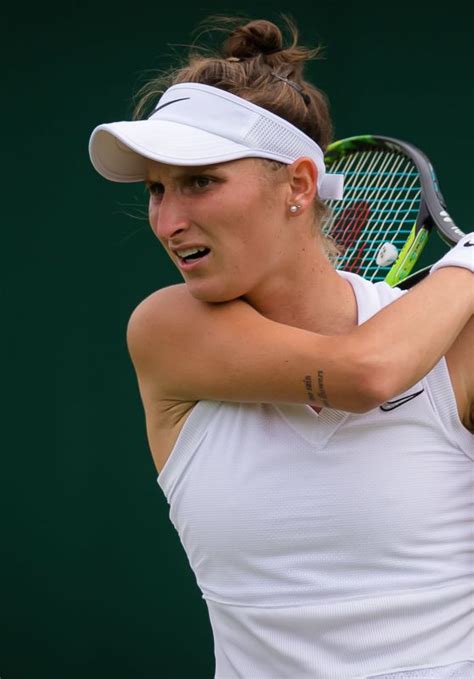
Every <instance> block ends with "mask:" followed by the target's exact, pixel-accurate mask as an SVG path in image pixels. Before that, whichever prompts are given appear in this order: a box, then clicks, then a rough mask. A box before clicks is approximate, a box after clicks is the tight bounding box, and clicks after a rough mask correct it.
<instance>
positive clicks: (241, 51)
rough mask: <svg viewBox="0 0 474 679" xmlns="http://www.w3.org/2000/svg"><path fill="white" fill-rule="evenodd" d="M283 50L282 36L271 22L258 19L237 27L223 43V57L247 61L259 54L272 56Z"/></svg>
mask: <svg viewBox="0 0 474 679" xmlns="http://www.w3.org/2000/svg"><path fill="white" fill-rule="evenodd" d="M281 49H283V36H282V34H281V31H280V29H279V28H278V26H276V25H275V24H273V23H272V22H271V21H266V20H265V19H258V20H256V21H250V22H249V23H248V24H245V25H244V26H239V27H238V28H236V29H235V30H234V31H232V33H231V34H230V35H229V37H228V38H227V40H226V41H225V43H224V47H223V52H224V56H225V57H227V58H228V57H237V58H239V59H249V58H251V57H256V56H258V55H259V54H272V53H274V52H279V51H280V50H281Z"/></svg>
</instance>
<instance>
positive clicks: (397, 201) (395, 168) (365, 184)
mask: <svg viewBox="0 0 474 679" xmlns="http://www.w3.org/2000/svg"><path fill="white" fill-rule="evenodd" d="M325 162H326V168H327V170H328V172H334V173H342V174H344V184H345V186H344V198H343V200H341V201H336V200H329V201H325V202H326V204H327V206H328V208H329V216H328V217H327V219H325V220H324V222H323V225H322V229H323V232H324V233H325V234H327V235H330V236H331V237H332V238H333V240H334V241H335V242H336V244H337V245H338V246H339V249H340V251H341V255H340V256H339V257H338V258H337V260H336V262H335V266H336V268H338V269H344V270H345V271H352V272H353V273H357V274H359V275H361V276H363V277H364V278H366V279H368V280H371V281H373V282H378V281H382V280H385V281H386V282H387V283H389V284H390V285H399V284H400V283H401V281H403V280H408V277H409V276H410V274H411V272H412V270H413V268H414V266H415V264H416V262H417V261H418V259H419V257H420V255H421V253H422V251H423V248H424V246H425V245H426V242H427V240H428V237H429V235H430V233H432V232H433V231H437V232H438V234H439V235H440V236H441V238H442V239H443V240H444V241H445V242H446V243H447V244H448V245H450V246H452V245H454V244H455V243H456V242H457V241H458V240H459V239H460V238H462V236H463V235H464V233H463V232H462V231H461V230H460V229H459V228H458V227H457V226H456V225H455V223H454V221H453V220H452V218H451V217H450V215H449V214H448V211H447V209H446V204H445V201H444V199H443V196H442V194H441V191H440V188H439V184H438V181H437V178H436V174H435V172H434V169H433V166H432V165H431V163H430V161H429V159H428V158H427V156H426V155H425V154H424V153H423V152H422V151H420V150H419V149H418V148H416V147H415V146H413V145H412V144H408V143H407V142H403V141H401V140H398V139H394V138H391V137H382V136H378V135H361V136H357V137H349V138H347V139H341V140H339V141H337V142H334V143H333V144H331V145H330V146H329V147H328V149H327V152H326V156H325ZM416 280H418V279H416ZM413 281H415V278H413Z"/></svg>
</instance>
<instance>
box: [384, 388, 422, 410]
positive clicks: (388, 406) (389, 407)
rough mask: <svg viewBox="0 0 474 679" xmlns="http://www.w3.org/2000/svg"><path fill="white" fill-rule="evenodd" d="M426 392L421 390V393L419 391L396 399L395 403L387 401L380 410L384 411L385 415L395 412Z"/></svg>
mask: <svg viewBox="0 0 474 679" xmlns="http://www.w3.org/2000/svg"><path fill="white" fill-rule="evenodd" d="M424 391H425V390H424V389H421V391H417V392H415V393H414V394H408V396H402V398H396V399H395V400H394V401H386V402H385V403H383V404H382V405H381V406H379V408H380V410H383V411H384V413H387V412H388V411H389V410H395V408H399V407H400V406H402V405H404V404H405V403H408V401H412V400H413V399H414V398H416V397H417V396H419V395H420V394H422V393H423V392H424Z"/></svg>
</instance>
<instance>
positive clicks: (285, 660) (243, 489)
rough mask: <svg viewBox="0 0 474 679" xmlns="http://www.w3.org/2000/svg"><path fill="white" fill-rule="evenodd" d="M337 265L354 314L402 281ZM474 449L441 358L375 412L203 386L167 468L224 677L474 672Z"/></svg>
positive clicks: (372, 308) (382, 299)
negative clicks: (257, 400)
mask: <svg viewBox="0 0 474 679" xmlns="http://www.w3.org/2000/svg"><path fill="white" fill-rule="evenodd" d="M341 275H342V276H343V277H344V278H346V279H347V280H349V282H350V283H351V285H352V286H353V288H354V292H355V295H356V299H357V305H358V311H359V323H363V322H364V321H365V320H367V319H368V318H369V317H370V316H372V315H373V314H374V313H376V312H377V311H378V310H379V309H380V308H382V307H383V306H385V305H386V304H388V303H390V302H391V301H393V300H394V299H396V298H397V297H398V296H399V295H401V294H403V293H402V292H401V291H400V290H397V289H395V290H394V289H392V288H390V287H389V286H388V285H386V284H385V283H377V284H375V285H374V284H372V283H369V282H367V281H364V280H363V279H362V278H360V277H359V276H356V275H354V274H348V273H343V274H342V273H341ZM414 332H416V328H415V329H414ZM406 341H407V342H409V341H410V338H409V337H407V339H406ZM473 461H474V446H473V437H472V435H471V434H470V433H469V432H468V431H467V429H465V428H464V427H463V425H462V423H461V422H460V420H459V417H458V413H457V408H456V402H455V397H454V394H453V390H452V387H451V382H450V379H449V374H448V372H447V367H446V362H445V360H444V359H442V360H441V361H440V362H439V363H438V364H437V365H436V367H435V368H434V369H433V370H432V371H431V372H430V373H429V375H428V376H427V377H425V378H424V379H423V380H422V381H421V382H419V383H418V384H415V385H414V386H413V387H411V388H410V389H408V391H407V392H405V393H404V394H400V395H398V396H397V397H396V398H394V399H391V402H389V403H387V404H385V405H384V406H383V408H380V407H378V408H375V409H373V410H371V411H370V412H368V413H364V414H350V413H344V412H342V411H339V410H331V409H326V408H325V409H323V410H322V411H321V412H320V414H319V415H318V414H317V413H316V412H315V411H314V410H313V409H312V408H310V407H309V406H305V405H294V404H289V405H286V404H265V403H262V404H245V403H228V402H214V401H200V402H199V403H198V404H197V405H196V406H195V407H194V409H193V411H192V412H191V414H190V416H189V418H188V419H187V421H186V423H185V425H184V427H183V430H182V431H181V434H180V436H179V439H178V441H177V443H176V445H175V447H174V450H173V452H172V454H171V456H170V457H169V459H168V461H167V463H166V465H165V467H164V469H163V471H162V472H161V474H160V475H159V478H158V483H159V485H160V486H161V488H162V490H163V491H164V493H165V495H166V498H167V500H168V502H169V504H170V518H171V520H172V522H173V524H174V526H175V527H176V530H177V531H178V533H179V536H180V539H181V542H182V544H183V546H184V549H185V550H186V553H187V556H188V558H189V562H190V564H191V567H192V569H193V571H194V573H195V576H196V580H197V583H198V585H199V587H200V589H201V591H202V594H203V597H204V599H205V600H206V603H207V606H208V609H209V616H210V620H211V625H212V629H213V634H214V646H215V658H216V675H215V676H216V679H234V678H237V677H239V678H241V679H310V678H311V679H362V678H364V679H365V678H367V677H377V679H384V678H385V677H390V679H392V677H394V679H395V677H396V678H397V679H402V677H403V679H408V677H417V679H418V677H420V678H421V677H426V678H427V679H428V678H429V679H435V677H436V678H438V677H439V678H442V679H445V678H446V679H447V678H448V677H456V678H457V679H468V678H472V677H473V676H474V665H473V664H472V661H473V660H474V633H473V611H472V603H473V600H472V589H473V583H474V577H473V574H474V559H473V552H472V548H473V525H474V522H473V519H474V503H473V492H472V481H473V469H474V466H473ZM415 670H416V671H415ZM395 672H396V674H395V675H394V674H393V673H395ZM422 672H426V674H422Z"/></svg>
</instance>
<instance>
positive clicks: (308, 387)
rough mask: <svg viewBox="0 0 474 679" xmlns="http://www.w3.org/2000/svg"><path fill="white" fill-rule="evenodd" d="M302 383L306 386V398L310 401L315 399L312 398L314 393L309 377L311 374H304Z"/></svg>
mask: <svg viewBox="0 0 474 679" xmlns="http://www.w3.org/2000/svg"><path fill="white" fill-rule="evenodd" d="M303 384H304V386H305V387H306V393H307V394H308V398H309V400H310V401H315V400H316V399H315V398H314V393H313V380H312V379H311V375H306V376H305V378H304V380H303Z"/></svg>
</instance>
